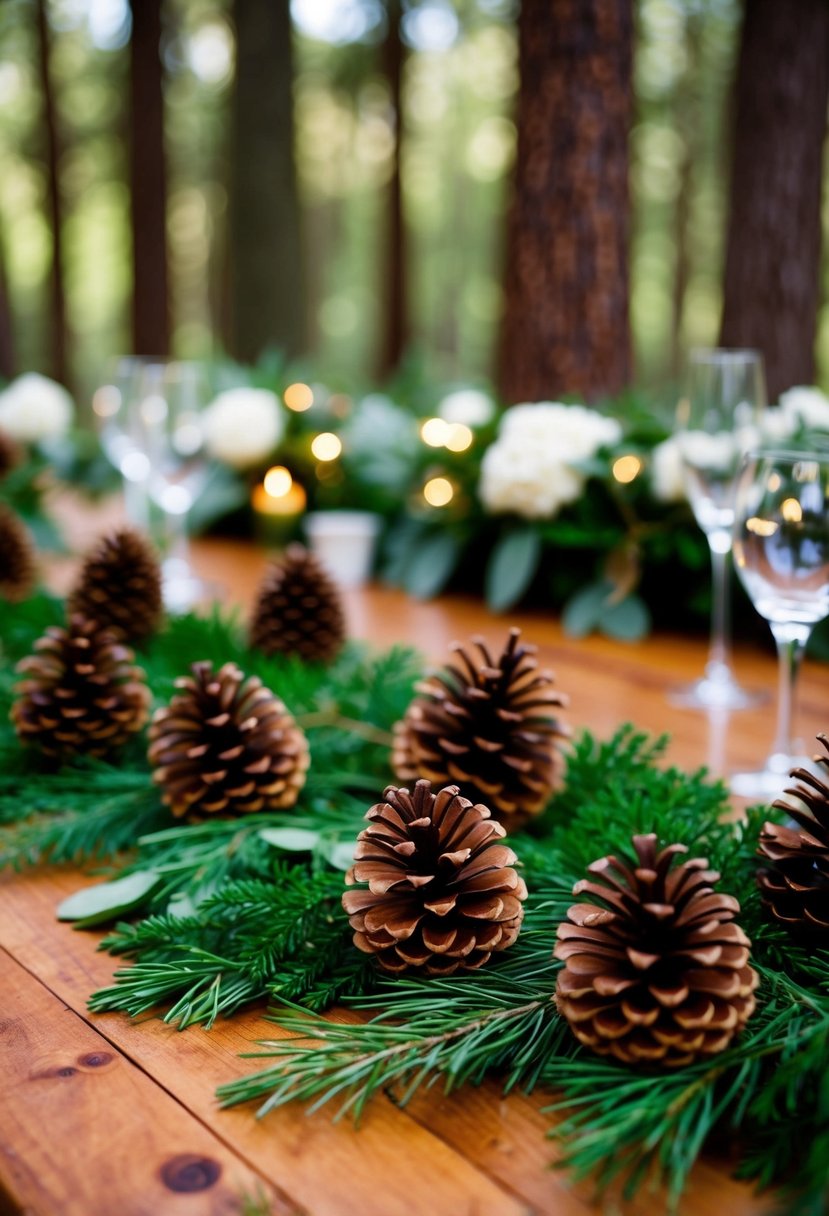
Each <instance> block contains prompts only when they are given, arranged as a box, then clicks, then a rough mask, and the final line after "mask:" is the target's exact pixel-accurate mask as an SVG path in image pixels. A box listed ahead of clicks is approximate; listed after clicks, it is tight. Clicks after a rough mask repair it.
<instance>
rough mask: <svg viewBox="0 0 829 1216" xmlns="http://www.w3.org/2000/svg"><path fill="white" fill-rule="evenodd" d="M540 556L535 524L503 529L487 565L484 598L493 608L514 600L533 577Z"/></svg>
mask: <svg viewBox="0 0 829 1216" xmlns="http://www.w3.org/2000/svg"><path fill="white" fill-rule="evenodd" d="M540 560H541V534H540V532H539V530H538V528H535V527H532V526H527V527H524V528H513V529H512V530H511V531H509V532H507V533H505V534H504V535H503V536H502V537H501V538H500V540H499V541H498V543H497V544H496V545H495V547H494V548H493V550H492V553H491V554H490V557H489V562H488V563H487V568H486V602H487V606H488V607H489V608H491V609H492V611H493V612H504V611H505V610H506V609H507V608H511V607H512V605H513V604H516V603H517V602H518V601H519V600H520V599H521V596H522V595H523V594H524V592H525V591H526V590H527V588H528V587H529V585H530V583H531V582H532V581H533V577H534V575H535V572H536V570H537V569H538V563H539V561H540Z"/></svg>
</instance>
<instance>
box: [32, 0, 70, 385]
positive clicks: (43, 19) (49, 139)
mask: <svg viewBox="0 0 829 1216" xmlns="http://www.w3.org/2000/svg"><path fill="white" fill-rule="evenodd" d="M35 14H36V20H37V42H38V70H39V74H40V91H41V97H42V99H43V136H44V145H45V146H44V152H45V157H46V182H47V187H46V202H47V212H48V216H49V226H50V229H51V234H52V263H51V267H50V270H49V353H50V360H49V364H50V371H51V374H52V376H54V378H55V380H59V381H60V382H61V384H68V375H69V367H68V357H67V347H68V335H67V327H66V292H65V289H64V282H63V207H62V203H61V194H60V158H61V144H60V131H59V129H58V120H57V107H56V106H55V96H54V91H53V89H52V73H51V71H50V63H49V59H50V53H51V38H50V35H49V22H48V19H47V15H46V0H37V5H36V8H35Z"/></svg>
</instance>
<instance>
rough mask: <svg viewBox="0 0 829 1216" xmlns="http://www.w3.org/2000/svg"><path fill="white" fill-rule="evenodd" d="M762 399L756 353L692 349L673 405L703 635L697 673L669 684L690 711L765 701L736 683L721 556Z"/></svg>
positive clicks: (728, 542)
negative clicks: (704, 561)
mask: <svg viewBox="0 0 829 1216" xmlns="http://www.w3.org/2000/svg"><path fill="white" fill-rule="evenodd" d="M765 404H766V390H765V379H764V375H763V359H762V356H761V355H760V354H759V352H757V351H753V350H718V349H712V350H702V349H700V350H693V351H691V354H690V358H689V367H688V384H687V394H686V396H685V397H684V398H683V399H682V400H681V401H680V403H679V406H678V408H677V426H678V428H679V433H678V438H679V445H680V452H681V455H682V466H683V474H684V480H685V488H686V493H687V495H688V500H689V502H690V504H691V509H692V510H693V512H694V516H695V517H696V520H697V523H698V524H699V526H700V527H701V528H702V530H703V532H704V533H705V535H706V538H707V540H708V545H709V548H710V551H711V576H712V577H711V600H712V602H711V641H710V645H709V650H708V660H707V662H706V665H705V672H704V674H703V676H702V677H701V679H699V680H695V681H694V682H693V683H692V684H690V685H688V686H686V687H684V688H679V689H675V690H672V692H671V693H670V694H669V699H670V700H671V701H672V702H673V703H674V704H675V705H680V706H683V707H685V708H690V709H745V708H747V707H749V706H751V705H756V704H758V703H760V702H762V701H763V700H765V696H764V694H759V695H758V694H755V693H752V692H750V691H748V690H746V689H744V688H742V687H741V686H740V684H739V683H738V682H737V680H736V678H735V676H734V672H733V670H732V666H731V645H730V621H729V616H730V609H729V575H730V570H729V560H728V559H729V555H730V553H731V532H732V526H733V523H734V480H735V476H736V473H737V469H738V466H739V463H740V458H741V456H742V454H743V452H744V451H746V450H747V448H750V447H753V446H755V445H756V443H757V441H758V436H759V427H760V423H761V418H762V414H761V411H762V410H763V409H764V407H765Z"/></svg>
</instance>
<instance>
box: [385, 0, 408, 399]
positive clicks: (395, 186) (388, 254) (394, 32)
mask: <svg viewBox="0 0 829 1216" xmlns="http://www.w3.org/2000/svg"><path fill="white" fill-rule="evenodd" d="M386 13H387V21H388V30H387V32H386V38H385V41H384V43H383V69H384V74H385V78H386V83H387V84H388V89H389V98H390V102H391V111H392V114H391V119H392V123H393V124H394V152H393V163H392V173H391V177H390V178H389V183H388V188H387V189H388V194H387V199H388V202H387V211H386V216H387V225H386V248H385V253H384V256H383V257H382V259H381V267H382V271H383V284H382V292H381V298H382V314H381V315H382V325H383V336H382V340H381V348H380V358H379V365H378V372H379V374H380V377H381V379H382V378H384V377H386V376H388V375H390V374H391V373H392V372H394V371H395V369H396V368H397V367H398V366H399V365H400V361H401V359H402V357H403V354H404V353H405V350H406V345H407V343H408V340H409V320H408V312H407V301H406V278H407V276H406V225H405V220H404V216H403V182H402V175H401V152H402V146H403V106H402V89H403V65H404V62H405V54H404V48H403V42H402V39H401V37H400V20H401V18H402V16H403V6H402V4H401V3H400V0H388V3H387V5H386Z"/></svg>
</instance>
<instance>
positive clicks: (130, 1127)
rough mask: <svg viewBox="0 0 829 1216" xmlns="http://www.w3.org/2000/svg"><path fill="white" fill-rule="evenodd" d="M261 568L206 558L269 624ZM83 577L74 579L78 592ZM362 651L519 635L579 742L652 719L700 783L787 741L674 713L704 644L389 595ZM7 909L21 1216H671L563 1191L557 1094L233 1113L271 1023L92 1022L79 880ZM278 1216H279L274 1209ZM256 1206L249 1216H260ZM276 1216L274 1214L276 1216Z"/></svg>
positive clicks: (758, 666) (766, 712)
mask: <svg viewBox="0 0 829 1216" xmlns="http://www.w3.org/2000/svg"><path fill="white" fill-rule="evenodd" d="M264 562H265V558H264V555H263V554H262V553H261V551H258V550H255V549H254V548H252V547H247V548H245V547H242V546H237V545H234V544H230V543H226V542H218V541H212V542H202V543H201V544H200V545H199V546H198V548H197V552H196V564H197V566H198V567H199V569H200V570H201V572H202V573H203V574H205V575H207V576H209V577H210V578H211V579H212V580H214V581H215V582H218V583H220V584H223V585H224V587H225V589H226V590H225V598H226V599H227V600H228V601H236V602H240V603H242V604H243V605H245V604H248V603H249V601H250V598H251V595H252V593H253V590H254V588H255V586H256V583H257V581H258V579H259V577H260V574H261V572H262V569H263V568H264ZM69 573H70V572H69V570H65V571H63V573H62V574H61V576H60V577H61V578H63V579H64V581H65V579H66V578H67V577H69ZM346 603H347V611H348V618H349V623H350V626H351V632H352V633H353V634H354V635H355V636H357V637H362V638H367V639H370V641H371V642H372V643H373V644H375V645H377V646H385V645H386V644H388V643H391V642H393V641H400V640H405V641H407V642H412V643H415V644H416V645H418V646H419V647H421V648H422V649H423V651H424V652H425V653H426V654H428V655H429V656H430V657H431V658H434V659H441V658H443V657H444V656H445V654H446V646H447V643H448V642H449V641H451V640H452V639H454V638H460V639H463V638H466V637H468V636H469V635H470V634H472V633H480V634H483V635H484V636H485V637H486V638H487V639H489V640H490V641H491V642H493V644H495V645H498V643H499V641H500V640H501V639H503V637H504V635H505V633H506V629H507V625H508V624H511V623H516V624H518V625H520V626H521V627H522V629H523V630H524V634H525V637H526V638H527V639H529V640H532V641H534V642H536V643H538V645H539V647H540V651H541V656H542V658H543V660H544V662H545V663H546V664H548V665H550V666H552V668H553V669H554V670H555V672H556V674H557V682H558V685H559V687H560V688H561V689H562V690H564V691H566V692H567V693H568V694H569V696H570V710H569V717H570V721H571V723H572V724H573V726H574V727H575V728H576V729H578V728H581V727H584V726H587V727H589V728H590V729H592V730H593V731H595V732H596V733H598V734H599V735H603V736H604V735H607V734H608V733H610V732H611V731H612V730H613V729H614V728H615V727H616V726H618V725H619V724H620V723H622V722H625V721H629V720H632V721H634V722H635V723H636V724H637V726H639V727H642V728H645V729H647V730H648V731H652V732H662V731H666V730H667V731H670V732H671V734H672V737H673V738H672V743H671V745H670V748H669V752H668V756H669V759H670V760H672V761H674V762H676V763H678V764H680V765H683V766H686V767H696V766H697V765H699V764H702V763H706V762H710V763H712V765H713V766H714V767H715V768H718V769H720V770H721V771H724V770H725V769H727V768H733V767H734V766H749V765H752V766H753V765H756V764H758V763H759V762H760V761H761V759H762V758H763V755H764V752H765V750H766V749H767V747H768V745H769V743H770V740H771V735H772V730H773V708H772V706H771V705H769V706H768V707H767V708H765V709H763V710H757V711H751V712H743V713H740V714H735V715H732V716H731V718H730V719H728V718H721V719H719V720H717V721H714V722H712V721H709V719H708V718H707V717H706V716H705V715H703V714H699V713H693V712H688V711H678V710H672V709H671V708H670V707H669V706H668V703H667V701H666V690H667V689H668V688H669V686H671V685H672V684H675V683H677V682H682V681H685V680H688V679H691V678H693V677H695V676H696V675H698V674H699V673H700V671H701V669H702V666H703V662H704V657H705V645H704V642H703V641H700V640H693V641H687V640H680V639H671V638H665V637H660V638H654V639H651V640H649V641H648V642H646V643H644V644H639V645H623V644H619V643H614V642H611V641H608V640H606V639H601V638H591V639H588V640H586V641H582V642H578V643H576V642H572V641H569V640H568V639H566V638H565V637H564V636H563V635H562V632H561V630H560V628H559V626H558V625H557V623H556V622H555V621H554V620H552V619H551V618H549V617H546V616H544V615H542V614H539V613H534V614H530V613H512V614H510V616H509V618H495V617H492V616H490V615H488V614H487V613H486V612H485V611H484V609H483V608H482V606H481V605H480V604H478V603H476V602H474V601H472V600H461V599H451V600H442V601H440V602H435V603H416V602H413V601H410V600H407V599H405V598H404V597H403V596H402V595H400V594H399V593H396V592H393V591H389V590H386V589H381V588H372V589H370V590H368V591H365V592H350V593H348V595H347V597H346ZM737 668H738V672H739V674H740V676H741V678H743V679H744V681H745V682H746V683H747V684H753V685H757V686H758V687H762V688H767V689H769V690H773V688H774V682H775V666H774V660H773V658H772V656H771V654H764V653H759V652H755V651H749V650H743V649H740V648H738V653H737ZM801 692H802V696H801V714H800V722H799V724H800V727H801V730H802V733H803V735H804V737H806V738H813V736H814V734H815V733H816V732H817V731H818V730H821V729H823V728H825V727H826V725H827V723H826V720H825V713H824V711H825V706H826V704H827V700H829V669H827V668H820V667H817V666H815V665H807V666H806V668H805V670H804V673H803V683H802V689H801ZM0 881H2V891H1V892H0V907H2V915H0V966H2V988H1V989H0V991H2V993H3V999H2V1003H0V1048H1V1049H2V1073H0V1077H2V1080H0V1086H2V1089H3V1091H4V1093H3V1101H2V1106H0V1212H3V1211H5V1210H10V1211H17V1210H22V1211H26V1212H32V1213H44V1214H49V1216H52V1214H55V1216H139V1214H141V1216H159V1214H160V1216H167V1214H169V1216H178V1214H179V1213H181V1216H207V1214H208V1213H209V1214H211V1216H214V1214H215V1216H219V1214H222V1216H224V1214H226V1213H227V1214H229V1213H233V1212H240V1213H241V1212H244V1211H259V1212H264V1211H270V1212H273V1213H276V1214H280V1216H281V1214H282V1213H308V1214H309V1216H352V1214H353V1216H520V1214H528V1213H538V1214H541V1213H544V1214H547V1213H549V1214H551V1216H552V1214H555V1216H587V1214H588V1213H590V1212H597V1211H604V1212H607V1213H608V1216H609V1214H610V1213H612V1212H623V1211H626V1212H629V1213H636V1216H657V1214H658V1213H661V1212H662V1211H664V1202H663V1200H662V1199H661V1198H660V1197H659V1196H658V1195H657V1196H653V1195H644V1194H643V1195H642V1196H641V1197H640V1198H638V1199H637V1201H636V1203H635V1205H631V1206H630V1207H627V1208H625V1207H624V1206H623V1205H618V1204H616V1203H612V1204H605V1205H604V1207H600V1206H593V1205H592V1204H591V1202H590V1188H589V1187H581V1188H578V1189H576V1190H573V1189H571V1187H570V1186H569V1185H568V1182H567V1180H566V1178H565V1177H564V1176H562V1175H560V1174H558V1173H556V1172H551V1170H550V1169H549V1165H550V1163H551V1161H552V1159H553V1156H554V1149H553V1147H552V1146H551V1145H550V1144H549V1143H548V1142H546V1141H545V1138H544V1131H545V1128H546V1127H547V1126H548V1117H547V1116H545V1115H542V1114H541V1108H542V1107H543V1106H544V1104H545V1102H547V1101H549V1095H546V1094H535V1095H533V1096H532V1097H529V1098H528V1097H524V1096H522V1095H520V1094H513V1095H511V1096H510V1097H509V1098H508V1099H505V1098H503V1097H502V1096H501V1093H500V1091H499V1088H498V1086H497V1084H495V1083H494V1082H493V1083H490V1082H488V1083H486V1084H484V1085H483V1086H481V1087H480V1089H473V1088H467V1089H465V1090H463V1091H462V1092H460V1093H458V1094H456V1095H453V1096H452V1097H445V1096H443V1095H441V1094H440V1092H439V1091H438V1089H437V1088H435V1089H433V1090H431V1091H429V1092H428V1093H424V1094H421V1095H418V1096H417V1097H416V1099H415V1100H414V1101H412V1102H411V1103H410V1105H408V1106H407V1107H406V1108H405V1110H401V1109H398V1108H397V1107H396V1106H395V1105H393V1103H392V1102H391V1101H390V1100H387V1099H380V1100H377V1101H375V1102H374V1104H373V1105H372V1106H371V1107H370V1109H369V1111H368V1114H367V1116H366V1117H365V1119H364V1122H363V1125H362V1127H361V1128H360V1130H359V1131H355V1129H354V1128H353V1127H352V1126H351V1125H350V1124H348V1123H345V1122H344V1123H339V1124H336V1125H335V1124H333V1123H332V1122H331V1119H330V1115H329V1114H328V1112H327V1111H325V1110H323V1111H321V1112H319V1113H318V1114H316V1115H314V1116H311V1117H309V1116H307V1115H305V1113H304V1112H303V1111H302V1110H301V1109H293V1108H287V1109H281V1110H278V1111H276V1112H274V1113H273V1114H271V1115H269V1116H268V1117H267V1118H266V1119H265V1120H263V1121H261V1122H257V1121H256V1120H254V1119H253V1117H252V1115H251V1112H250V1110H245V1109H235V1110H231V1111H224V1112H222V1111H219V1110H218V1108H217V1105H216V1101H215V1098H214V1091H215V1088H216V1086H217V1085H218V1084H220V1083H221V1082H223V1081H227V1080H230V1079H231V1078H233V1077H235V1076H238V1075H239V1073H240V1071H241V1070H243V1069H244V1068H246V1067H247V1066H248V1065H247V1064H245V1063H244V1062H240V1061H239V1059H238V1055H237V1053H238V1052H240V1051H244V1050H245V1049H248V1048H250V1046H251V1044H252V1042H253V1041H254V1040H255V1039H256V1038H261V1037H265V1036H268V1037H273V1036H274V1035H275V1034H276V1033H278V1031H277V1030H276V1028H275V1027H273V1026H272V1025H270V1024H267V1025H266V1024H265V1023H263V1022H262V1021H261V1016H260V1015H261V1012H262V1010H261V1008H255V1009H250V1010H248V1011H246V1012H243V1013H241V1014H239V1015H237V1016H236V1017H234V1018H232V1019H230V1020H228V1021H225V1022H222V1023H221V1024H219V1025H217V1026H216V1027H215V1028H214V1029H213V1030H212V1031H210V1032H205V1031H204V1030H201V1029H199V1028H195V1029H191V1030H188V1031H186V1032H184V1033H180V1032H178V1031H177V1030H175V1029H174V1028H172V1027H169V1026H165V1025H164V1024H163V1023H162V1022H160V1021H158V1020H153V1019H147V1020H143V1021H141V1022H138V1023H137V1022H131V1021H129V1020H128V1019H127V1018H126V1017H124V1016H121V1015H117V1014H104V1015H99V1016H93V1015H90V1014H89V1013H87V1011H86V999H87V997H88V995H89V993H90V992H91V991H92V990H93V989H95V988H97V987H100V986H101V985H103V984H106V983H107V982H108V981H109V979H110V976H111V973H112V969H113V962H112V959H111V958H109V956H107V955H103V954H97V953H95V951H94V948H93V946H94V937H93V935H91V934H90V933H77V932H74V931H73V930H72V929H71V928H70V927H69V926H68V925H65V924H58V923H57V922H56V921H55V919H54V908H55V904H56V903H57V901H58V900H59V899H60V898H62V897H63V896H65V895H66V894H68V893H69V892H71V891H73V890H76V889H77V888H78V886H79V882H80V879H79V875H78V873H77V872H73V871H71V870H68V869H54V870H51V871H47V872H38V873H29V874H24V875H17V876H15V875H6V876H5V877H4V878H3V879H2V880H0ZM257 1204H258V1206H257ZM246 1205H247V1206H246ZM268 1205H269V1206H268ZM770 1206H771V1205H768V1204H766V1203H765V1202H764V1201H760V1200H758V1199H757V1198H756V1197H754V1196H753V1195H752V1194H751V1192H750V1190H749V1189H748V1188H747V1187H745V1186H744V1185H740V1184H737V1183H736V1182H734V1181H733V1180H731V1179H730V1178H729V1176H728V1167H727V1164H726V1163H724V1162H718V1161H715V1160H714V1159H706V1160H705V1161H703V1162H702V1163H700V1165H699V1166H698V1168H697V1169H696V1170H695V1172H694V1176H693V1179H692V1185H691V1187H690V1189H689V1191H688V1193H687V1195H686V1197H685V1199H684V1201H683V1204H682V1207H681V1212H682V1214H683V1216H703V1214H705V1216H708V1214H709V1213H710V1212H711V1211H712V1210H713V1209H714V1208H715V1207H716V1209H718V1210H720V1211H723V1210H724V1211H727V1212H728V1213H729V1214H730V1216H750V1214H751V1216H755V1214H757V1213H760V1212H764V1211H767V1210H769V1208H770Z"/></svg>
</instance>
